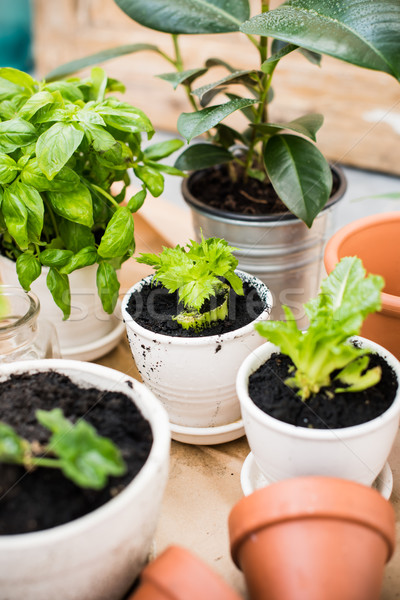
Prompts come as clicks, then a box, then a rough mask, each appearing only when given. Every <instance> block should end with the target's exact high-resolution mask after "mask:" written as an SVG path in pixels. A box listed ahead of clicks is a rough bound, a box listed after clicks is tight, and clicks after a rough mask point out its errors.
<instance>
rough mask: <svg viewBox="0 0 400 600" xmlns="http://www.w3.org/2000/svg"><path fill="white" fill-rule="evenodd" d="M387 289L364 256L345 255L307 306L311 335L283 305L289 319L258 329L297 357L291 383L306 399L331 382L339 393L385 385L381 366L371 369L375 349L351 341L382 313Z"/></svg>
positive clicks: (257, 326)
mask: <svg viewBox="0 0 400 600" xmlns="http://www.w3.org/2000/svg"><path fill="white" fill-rule="evenodd" d="M383 286H384V280H383V278H382V277H381V276H379V275H368V276H367V277H366V271H365V269H364V267H363V264H362V261H361V260H360V259H359V258H357V257H356V256H353V257H345V258H342V260H341V261H340V262H339V263H338V264H337V265H336V267H335V269H334V270H333V271H332V272H331V274H330V275H329V276H328V277H327V278H326V279H325V280H324V281H323V282H322V284H321V291H320V293H319V295H318V296H317V298H314V299H312V300H310V301H309V302H307V303H306V304H305V305H304V308H305V312H306V314H307V317H308V319H309V321H310V326H309V328H308V329H307V330H306V331H302V330H300V329H299V328H298V326H297V323H296V320H295V318H294V316H293V313H292V311H291V309H290V308H289V307H288V306H284V307H283V309H284V311H285V315H286V321H264V322H262V323H257V324H256V325H255V328H256V330H257V331H258V333H260V334H261V335H262V336H264V337H266V338H267V339H268V341H270V342H272V343H273V344H276V345H277V346H279V348H280V351H281V353H282V354H285V355H287V356H289V357H290V358H291V359H292V362H293V365H294V367H293V372H292V374H291V376H290V377H289V378H288V379H287V380H286V381H285V383H286V384H287V385H288V386H289V387H292V388H294V389H296V390H297V393H298V394H299V395H300V396H301V398H302V399H303V400H307V399H308V398H309V397H310V396H311V395H312V394H316V393H318V391H319V390H320V389H321V388H322V387H324V386H330V385H331V384H334V386H336V387H335V393H341V392H356V391H361V390H364V389H367V388H369V387H371V386H373V385H375V384H376V383H378V382H379V380H380V378H381V368H380V367H373V368H370V369H369V368H368V363H369V358H368V353H369V350H367V349H366V348H360V347H359V346H357V344H353V343H352V342H351V341H349V338H351V337H352V336H355V335H358V334H359V333H360V330H361V326H362V324H363V321H364V319H365V318H366V317H367V316H368V315H369V314H370V313H373V312H375V311H377V310H379V309H380V307H381V291H382V288H383Z"/></svg>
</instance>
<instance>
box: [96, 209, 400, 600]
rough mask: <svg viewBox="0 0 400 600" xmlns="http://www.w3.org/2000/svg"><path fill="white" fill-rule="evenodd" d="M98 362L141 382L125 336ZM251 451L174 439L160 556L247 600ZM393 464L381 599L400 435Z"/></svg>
mask: <svg viewBox="0 0 400 600" xmlns="http://www.w3.org/2000/svg"><path fill="white" fill-rule="evenodd" d="M135 223H136V240H137V246H138V252H144V251H146V252H148V251H152V252H158V251H159V250H160V249H161V246H162V244H166V243H168V241H169V240H166V239H164V238H163V237H162V236H160V232H159V231H156V230H155V229H154V228H153V227H152V226H151V225H150V224H149V223H148V222H146V221H145V220H144V219H143V218H140V217H139V216H137V217H136V221H135ZM136 255H137V253H136ZM148 272H149V271H148V270H147V267H145V266H144V265H139V264H137V263H136V262H135V261H134V260H130V261H128V262H127V263H126V264H125V265H124V268H123V270H122V277H121V281H122V284H121V289H123V290H126V289H128V288H129V287H130V286H131V285H133V283H135V282H136V281H138V280H139V279H141V277H143V276H144V275H145V274H148ZM96 362H98V363H99V364H102V365H106V366H109V367H112V368H114V369H117V370H119V371H122V372H123V373H126V374H128V375H130V376H132V377H135V378H137V379H140V376H139V374H138V371H137V369H136V366H135V363H134V361H133V358H132V355H131V353H130V349H129V345H128V342H127V340H126V338H125V337H124V338H123V339H122V340H121V342H120V343H119V344H118V346H117V347H116V348H115V349H114V350H113V351H112V352H110V353H109V354H108V355H107V356H104V357H102V358H101V359H99V360H97V361H96ZM248 453H249V447H248V444H247V441H246V438H245V437H243V438H241V439H239V440H236V441H233V442H230V443H226V444H220V445H216V446H192V445H189V444H182V443H179V442H174V441H173V442H172V445H171V460H170V475H169V481H168V485H167V488H166V492H165V495H164V500H163V505H162V512H161V516H160V519H159V524H158V528H157V531H156V536H155V552H156V554H159V553H160V552H161V551H162V550H164V549H165V548H166V547H167V546H169V545H170V544H179V545H182V546H184V547H186V548H188V549H189V550H191V551H192V552H194V553H195V554H197V555H198V556H199V557H200V558H201V559H203V560H204V561H205V562H206V563H207V564H208V565H210V566H211V567H212V568H213V569H214V570H215V571H216V572H218V573H219V574H220V575H222V577H223V578H224V579H225V580H226V581H227V582H229V583H230V584H231V585H232V586H233V587H234V588H235V589H236V590H237V591H238V592H240V593H241V594H242V595H243V597H246V595H245V594H246V592H245V585H244V580H243V576H242V574H241V573H240V571H238V569H236V567H235V566H234V565H233V562H232V560H231V558H230V553H229V539H228V529H227V520H228V515H229V512H230V510H231V508H232V507H233V506H234V505H235V503H236V502H237V501H238V500H240V498H242V496H243V494H242V490H241V486H240V471H241V468H242V464H243V461H244V459H245V457H246V456H247V454H248ZM389 464H390V467H391V469H392V472H393V478H394V487H393V492H392V496H391V502H392V504H393V506H394V508H395V511H396V516H397V523H398V535H397V542H398V547H397V550H396V552H395V555H394V557H393V558H392V560H391V561H390V563H389V565H388V566H387V568H386V572H385V578H384V584H383V588H382V595H381V600H396V599H399V598H400V543H399V542H400V500H399V496H400V436H397V439H396V442H395V445H394V448H393V450H392V453H391V456H390V458H389ZM338 576H340V574H338ZM188 600H190V599H188ZM282 600H285V599H282ZM321 600H323V599H321ZM338 600H340V599H339V598H338Z"/></svg>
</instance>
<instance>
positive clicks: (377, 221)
mask: <svg viewBox="0 0 400 600" xmlns="http://www.w3.org/2000/svg"><path fill="white" fill-rule="evenodd" d="M393 221H398V222H399V225H400V213H399V212H396V211H391V212H386V213H378V214H376V215H369V216H367V217H362V218H361V219H357V220H356V221H352V222H351V223H348V224H347V225H345V226H344V227H342V228H341V229H339V230H338V231H337V232H336V233H334V234H333V236H332V237H331V239H330V240H329V241H328V243H327V245H326V248H325V253H324V262H325V267H326V270H327V271H328V273H329V272H330V271H332V269H333V268H334V267H335V265H336V264H337V263H338V262H339V248H340V247H341V245H342V244H343V242H344V241H346V240H347V239H348V238H349V237H351V236H352V234H354V233H356V232H358V231H361V230H363V229H373V228H375V227H379V226H380V225H382V224H384V223H388V222H393ZM381 298H382V310H381V312H382V313H383V314H389V315H394V316H396V315H398V314H399V311H400V296H395V295H394V294H388V293H387V292H382V294H381Z"/></svg>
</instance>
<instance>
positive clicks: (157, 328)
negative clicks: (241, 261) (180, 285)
mask: <svg viewBox="0 0 400 600" xmlns="http://www.w3.org/2000/svg"><path fill="white" fill-rule="evenodd" d="M243 290H244V296H238V295H237V294H236V293H235V292H234V291H233V290H232V289H231V290H230V293H229V314H228V318H227V319H225V320H224V321H216V322H215V325H212V326H211V327H207V328H206V329H201V330H197V331H194V330H191V329H183V328H182V326H181V325H179V323H177V322H176V321H174V319H173V318H172V317H174V316H176V315H177V314H178V313H179V312H181V310H182V308H183V307H182V305H181V304H180V303H179V299H178V293H177V292H174V293H168V290H167V289H166V288H165V287H163V286H162V285H161V284H157V285H153V286H152V285H151V284H146V285H144V286H143V287H142V289H141V290H140V292H134V293H133V294H132V295H131V297H130V299H129V302H128V305H127V311H128V313H129V314H130V315H131V317H132V318H133V319H134V320H135V321H136V322H137V323H139V325H141V326H142V327H144V328H145V329H149V330H150V331H153V332H154V333H161V334H164V335H171V336H174V337H204V336H209V335H221V334H223V333H228V332H229V331H234V330H235V329H239V328H240V327H244V326H245V325H248V324H249V323H251V322H252V321H254V319H256V318H257V317H258V316H259V315H260V314H261V313H262V312H263V310H264V308H265V304H264V302H263V301H262V299H261V298H260V296H259V294H258V292H257V290H256V289H255V287H253V286H251V285H250V284H249V283H247V282H244V283H243ZM216 305H218V299H217V304H216ZM214 306H215V305H214ZM214 306H210V304H209V303H207V304H206V305H205V306H204V308H203V310H210V308H214Z"/></svg>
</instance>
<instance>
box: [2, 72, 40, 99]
mask: <svg viewBox="0 0 400 600" xmlns="http://www.w3.org/2000/svg"><path fill="white" fill-rule="evenodd" d="M0 77H1V78H2V79H7V80H8V81H11V82H12V83H14V84H15V85H18V86H20V87H22V88H25V89H26V90H28V91H29V92H30V93H33V92H34V90H35V87H36V86H37V81H35V80H34V79H33V78H32V77H31V76H30V75H28V73H24V72H23V71H19V70H18V69H13V68H12V67H2V68H1V69H0Z"/></svg>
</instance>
